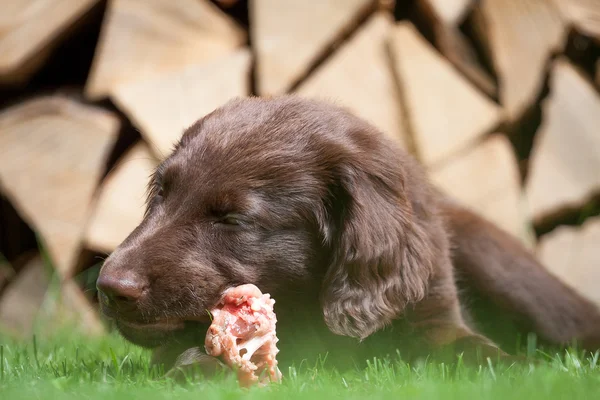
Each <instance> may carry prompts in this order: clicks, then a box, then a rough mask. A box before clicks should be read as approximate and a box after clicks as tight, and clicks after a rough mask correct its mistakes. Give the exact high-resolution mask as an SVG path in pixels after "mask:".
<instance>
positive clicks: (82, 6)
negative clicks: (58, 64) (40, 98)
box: [0, 0, 98, 83]
mask: <svg viewBox="0 0 600 400" xmlns="http://www.w3.org/2000/svg"><path fill="white" fill-rule="evenodd" d="M97 2H98V0H41V1H23V0H8V1H3V2H2V15H0V81H3V82H8V83H15V82H17V83H18V82H21V81H23V80H25V79H27V78H28V77H29V76H30V75H31V74H32V73H33V72H35V70H36V69H37V68H38V67H39V66H40V65H41V64H42V63H43V61H44V60H45V59H46V58H47V56H48V55H49V53H50V50H51V47H52V46H53V45H54V44H55V43H56V42H58V40H59V39H60V37H61V36H62V34H63V33H64V32H65V31H66V30H67V29H68V28H69V27H70V26H72V25H73V24H74V23H75V22H76V21H77V20H78V19H79V18H81V17H82V16H83V15H84V14H85V13H86V12H87V11H88V10H89V9H90V8H91V7H92V6H93V5H94V4H96V3H97Z"/></svg>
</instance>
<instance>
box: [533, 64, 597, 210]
mask: <svg viewBox="0 0 600 400" xmlns="http://www.w3.org/2000/svg"><path fill="white" fill-rule="evenodd" d="M542 112H543V120H542V125H541V126H540V129H539V132H538V134H537V135H536V137H535V140H534V143H533V148H532V150H531V157H530V162H529V164H530V167H529V175H528V178H527V182H526V189H527V196H528V201H529V205H530V208H531V213H532V215H533V217H534V220H535V221H536V222H540V221H542V220H544V219H546V218H549V217H552V216H553V215H554V214H556V213H560V212H561V211H563V210H568V209H572V208H576V207H580V206H581V205H583V204H585V203H586V202H587V201H588V200H589V199H590V198H591V197H593V196H594V195H595V194H597V193H599V192H600V172H599V171H600V135H599V134H598V127H600V95H598V92H597V91H596V90H595V89H594V87H592V85H591V84H590V83H589V82H587V81H586V79H585V78H584V77H583V76H582V75H581V74H580V73H579V71H577V70H576V69H575V67H573V66H572V65H571V64H570V63H569V62H568V61H566V60H565V59H559V60H557V61H556V62H555V63H554V64H553V66H552V71H551V80H550V97H549V98H548V99H547V100H546V101H544V104H543V106H542Z"/></svg>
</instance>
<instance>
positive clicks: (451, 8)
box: [419, 0, 473, 26]
mask: <svg viewBox="0 0 600 400" xmlns="http://www.w3.org/2000/svg"><path fill="white" fill-rule="evenodd" d="M472 5H473V0H419V6H420V7H421V9H423V10H426V11H427V12H428V13H429V14H430V15H429V17H430V18H434V19H436V20H439V21H440V22H441V23H442V24H444V25H448V26H456V25H459V24H460V23H461V22H462V20H463V19H464V17H465V15H466V14H467V12H468V11H469V9H470V8H471V6H472Z"/></svg>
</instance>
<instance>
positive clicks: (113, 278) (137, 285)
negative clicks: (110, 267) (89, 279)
mask: <svg viewBox="0 0 600 400" xmlns="http://www.w3.org/2000/svg"><path fill="white" fill-rule="evenodd" d="M96 287H97V289H98V292H99V295H100V297H101V298H102V297H104V300H105V302H107V303H108V304H107V305H109V306H112V307H116V308H119V309H129V308H132V307H134V306H135V304H136V302H137V301H138V300H139V299H140V298H141V297H142V295H143V294H144V292H145V291H146V284H145V282H144V280H142V279H141V278H140V277H138V276H136V275H135V274H133V273H124V274H119V273H114V272H106V273H100V276H99V277H98V281H97V282H96Z"/></svg>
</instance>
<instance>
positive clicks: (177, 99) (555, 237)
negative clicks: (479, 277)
mask: <svg viewBox="0 0 600 400" xmlns="http://www.w3.org/2000/svg"><path fill="white" fill-rule="evenodd" d="M2 10H3V12H2V16H0V26H1V27H2V29H0V85H1V86H0V331H3V332H9V333H13V334H17V335H29V334H30V333H31V332H33V330H34V329H35V326H36V325H35V324H36V323H37V322H39V321H40V319H42V320H44V319H45V320H46V321H51V322H52V321H53V322H56V321H63V320H64V319H69V318H71V319H72V321H74V322H75V323H76V324H78V325H79V326H80V327H81V328H83V329H85V330H86V331H87V332H90V333H98V332H102V331H103V324H102V323H101V321H100V320H99V317H98V314H97V313H96V312H95V308H94V307H93V305H94V304H95V301H96V300H95V294H96V293H95V284H94V282H95V277H96V276H97V274H98V271H99V267H100V265H101V263H102V259H103V258H104V257H106V255H107V254H109V253H110V252H111V251H112V250H114V248H115V247H116V246H117V245H118V244H119V243H120V242H121V241H122V240H123V239H124V238H125V237H126V236H127V235H128V234H129V233H130V232H131V231H132V230H133V229H134V228H135V227H136V225H137V224H138V223H139V221H140V220H141V218H142V215H143V211H144V201H145V199H144V197H145V191H146V184H147V179H148V176H149V175H150V173H151V172H152V170H153V169H154V168H155V167H156V166H157V165H158V164H159V163H160V161H161V160H162V159H164V158H165V157H166V156H167V155H168V154H169V152H170V151H171V149H172V147H173V144H174V143H175V142H176V141H177V140H178V138H179V136H180V135H181V133H182V131H183V129H185V128H186V127H187V126H189V125H190V124H191V123H192V122H194V121H195V120H197V119H199V118H200V117H202V116H203V115H205V114H207V113H209V112H210V111H212V110H213V109H215V108H216V107H218V106H220V105H221V104H223V103H225V102H226V101H227V100H229V99H231V98H233V97H240V96H251V95H277V94H283V93H298V94H300V95H303V96H306V97H315V98H321V99H328V100H332V101H335V102H337V103H338V104H342V105H345V106H347V107H348V108H349V109H351V110H353V111H354V112H355V113H356V114H357V115H359V116H361V117H362V118H364V119H366V120H368V121H370V122H371V123H373V124H374V125H375V126H377V127H378V128H379V129H381V130H382V131H383V132H384V133H385V134H387V135H389V136H390V137H391V138H393V139H394V140H397V141H398V143H400V144H401V146H403V147H404V148H405V149H406V150H407V151H409V152H411V153H412V154H414V156H415V157H417V158H418V159H419V160H420V161H421V162H422V163H423V165H424V166H425V167H426V169H427V171H428V173H429V176H430V178H431V180H432V182H434V183H435V184H436V185H437V186H438V187H440V188H441V189H442V190H443V191H445V192H446V193H448V194H449V195H450V196H452V197H455V198H457V199H459V200H460V201H462V202H463V203H465V204H466V205H467V206H469V207H470V208H472V209H473V210H474V211H475V212H478V213H480V214H481V215H483V216H485V217H486V218H488V219H490V220H491V221H493V222H495V223H497V224H498V225H499V226H500V227H502V228H503V229H505V230H506V231H508V232H510V233H511V234H513V235H515V236H516V237H517V238H518V239H519V240H521V241H522V242H523V243H524V244H525V245H526V246H528V247H530V248H531V249H533V250H534V251H537V252H538V254H539V257H540V259H541V260H543V261H544V263H545V265H546V267H547V268H548V269H549V270H550V271H551V272H552V273H554V274H555V275H556V276H558V277H559V278H560V279H562V280H564V281H565V282H566V283H567V284H569V285H570V286H572V287H574V288H575V289H576V290H577V291H579V292H580V293H582V294H583V295H585V296H587V297H589V298H590V299H592V300H593V301H594V302H596V303H597V304H598V305H600V297H599V296H598V293H600V292H599V291H598V289H597V287H596V286H597V285H596V284H595V282H597V280H598V278H600V247H598V246H597V244H598V243H600V236H599V234H600V220H599V218H600V217H599V216H598V215H600V131H599V127H600V2H598V1H597V0H480V1H475V0H405V1H402V2H400V1H397V2H396V3H394V2H393V1H389V0H387V1H383V0H322V1H296V0H227V1H225V0H213V1H209V0H178V1H169V0H40V1H22V0H5V1H4V3H3V8H2Z"/></svg>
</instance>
